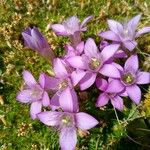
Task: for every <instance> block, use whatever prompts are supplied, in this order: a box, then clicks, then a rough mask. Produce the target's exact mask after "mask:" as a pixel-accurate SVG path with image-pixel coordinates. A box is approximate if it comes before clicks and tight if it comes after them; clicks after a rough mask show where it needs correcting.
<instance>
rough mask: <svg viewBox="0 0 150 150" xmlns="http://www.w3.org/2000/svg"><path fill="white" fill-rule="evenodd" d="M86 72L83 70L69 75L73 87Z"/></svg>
mask: <svg viewBox="0 0 150 150" xmlns="http://www.w3.org/2000/svg"><path fill="white" fill-rule="evenodd" d="M85 74H86V72H85V71H83V70H80V69H78V70H75V71H73V72H72V73H71V79H72V82H73V85H74V86H76V85H77V84H78V83H79V82H80V80H81V79H82V78H83V77H84V76H85Z"/></svg>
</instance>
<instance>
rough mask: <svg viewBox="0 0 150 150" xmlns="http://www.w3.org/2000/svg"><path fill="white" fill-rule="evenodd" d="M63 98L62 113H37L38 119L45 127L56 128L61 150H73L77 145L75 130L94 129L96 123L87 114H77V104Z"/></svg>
mask: <svg viewBox="0 0 150 150" xmlns="http://www.w3.org/2000/svg"><path fill="white" fill-rule="evenodd" d="M64 98H65V103H64V105H63V106H62V109H63V110H64V112H57V111H45V112H41V113H39V114H38V118H39V119H40V121H41V122H42V123H44V124H45V125H47V126H52V127H56V128H57V130H58V131H59V143H60V147H61V149H62V150H74V149H75V146H76V143H77V128H79V129H81V130H89V129H91V128H93V127H95V126H96V125H97V124H98V121H97V120H96V119H95V118H93V117H92V116H91V115H89V114H87V113H84V112H78V108H77V107H76V105H77V104H75V102H74V101H73V100H72V99H71V98H69V97H64Z"/></svg>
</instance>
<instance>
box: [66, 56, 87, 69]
mask: <svg viewBox="0 0 150 150" xmlns="http://www.w3.org/2000/svg"><path fill="white" fill-rule="evenodd" d="M67 61H68V63H69V64H70V65H71V66H72V67H74V68H77V69H86V65H85V63H84V61H83V58H82V57H81V56H73V57H70V58H68V59H67Z"/></svg>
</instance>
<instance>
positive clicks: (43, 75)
mask: <svg viewBox="0 0 150 150" xmlns="http://www.w3.org/2000/svg"><path fill="white" fill-rule="evenodd" d="M39 83H40V85H41V87H42V88H43V89H44V88H45V74H44V73H41V74H40V77H39Z"/></svg>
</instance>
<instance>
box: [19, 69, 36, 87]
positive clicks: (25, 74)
mask: <svg viewBox="0 0 150 150" xmlns="http://www.w3.org/2000/svg"><path fill="white" fill-rule="evenodd" d="M22 74H23V79H24V81H25V83H26V84H27V85H28V86H29V87H31V86H33V85H35V84H37V82H36V80H35V79H34V77H33V76H32V74H31V73H30V72H29V71H27V70H25V71H23V73H22Z"/></svg>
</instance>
